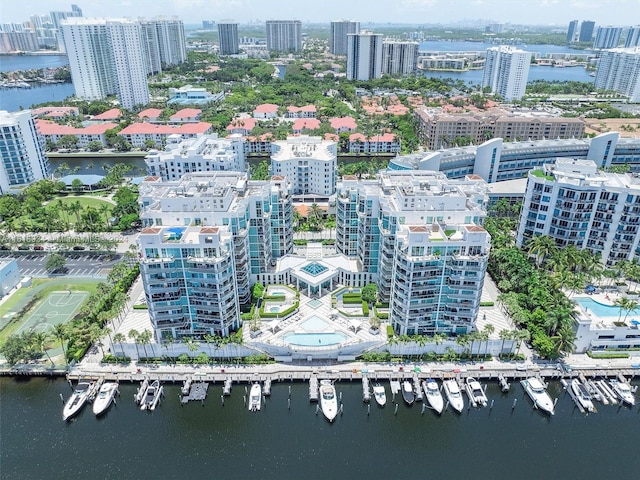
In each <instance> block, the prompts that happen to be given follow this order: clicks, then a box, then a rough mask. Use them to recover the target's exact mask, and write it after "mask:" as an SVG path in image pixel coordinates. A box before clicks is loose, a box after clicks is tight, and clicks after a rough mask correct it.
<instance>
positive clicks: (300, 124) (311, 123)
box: [293, 118, 320, 132]
mask: <svg viewBox="0 0 640 480" xmlns="http://www.w3.org/2000/svg"><path fill="white" fill-rule="evenodd" d="M305 128H306V129H307V130H315V129H317V128H320V120H318V119H317V118H296V119H295V121H294V122H293V131H294V132H295V131H296V130H303V129H305Z"/></svg>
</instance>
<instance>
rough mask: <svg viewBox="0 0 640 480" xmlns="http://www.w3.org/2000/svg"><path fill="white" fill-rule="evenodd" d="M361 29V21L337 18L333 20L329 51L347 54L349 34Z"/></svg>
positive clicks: (335, 53) (336, 53)
mask: <svg viewBox="0 0 640 480" xmlns="http://www.w3.org/2000/svg"><path fill="white" fill-rule="evenodd" d="M359 31H360V22H355V21H351V20H336V21H335V22H331V34H330V36H329V51H330V52H331V53H333V54H334V55H346V54H347V43H348V41H347V35H349V34H355V33H358V32H359Z"/></svg>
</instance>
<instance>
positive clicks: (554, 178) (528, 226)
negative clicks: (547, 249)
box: [516, 158, 640, 266]
mask: <svg viewBox="0 0 640 480" xmlns="http://www.w3.org/2000/svg"><path fill="white" fill-rule="evenodd" d="M639 215H640V179H638V178H637V177H635V176H633V175H631V174H617V173H605V172H603V171H602V170H599V169H598V166H597V165H596V163H595V162H593V161H591V160H574V159H572V158H558V159H556V162H555V164H545V165H544V167H543V169H541V170H533V171H531V172H529V175H528V179H527V191H526V193H525V198H524V201H523V202H522V211H521V213H520V224H519V226H518V234H517V237H516V245H517V246H519V247H520V246H522V245H525V244H526V243H527V241H528V240H530V239H531V238H533V237H535V236H539V235H547V236H549V237H551V238H553V239H554V240H555V241H556V244H557V245H558V246H560V247H566V246H567V245H574V246H576V247H577V248H579V249H585V248H586V249H589V250H590V251H591V252H593V253H598V254H600V255H601V258H602V262H603V263H604V264H605V265H608V266H611V265H613V264H615V263H616V262H618V261H620V260H633V259H638V258H640V234H639V232H640V223H639V222H638V218H639Z"/></svg>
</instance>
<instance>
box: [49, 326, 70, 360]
mask: <svg viewBox="0 0 640 480" xmlns="http://www.w3.org/2000/svg"><path fill="white" fill-rule="evenodd" d="M53 336H54V337H56V338H57V339H58V341H60V347H62V355H63V356H64V363H65V364H68V362H67V352H66V351H65V348H64V342H65V340H67V339H68V338H69V337H68V333H67V327H66V326H65V325H64V324H63V323H59V324H57V325H54V326H53Z"/></svg>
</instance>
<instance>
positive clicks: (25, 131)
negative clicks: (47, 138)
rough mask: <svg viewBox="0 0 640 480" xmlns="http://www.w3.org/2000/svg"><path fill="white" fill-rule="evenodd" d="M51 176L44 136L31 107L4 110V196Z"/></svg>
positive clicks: (0, 133) (0, 135)
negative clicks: (40, 133)
mask: <svg viewBox="0 0 640 480" xmlns="http://www.w3.org/2000/svg"><path fill="white" fill-rule="evenodd" d="M48 177H49V161H48V159H47V157H46V156H45V154H44V138H43V137H42V136H40V135H38V131H37V130H36V124H35V122H34V120H33V117H32V116H31V111H30V110H23V111H21V112H14V113H9V112H7V111H5V110H0V195H1V194H5V193H8V192H9V191H10V190H14V189H15V190H17V189H20V188H22V187H25V186H27V185H29V184H30V183H32V182H35V181H37V180H42V179H43V178H48Z"/></svg>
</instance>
